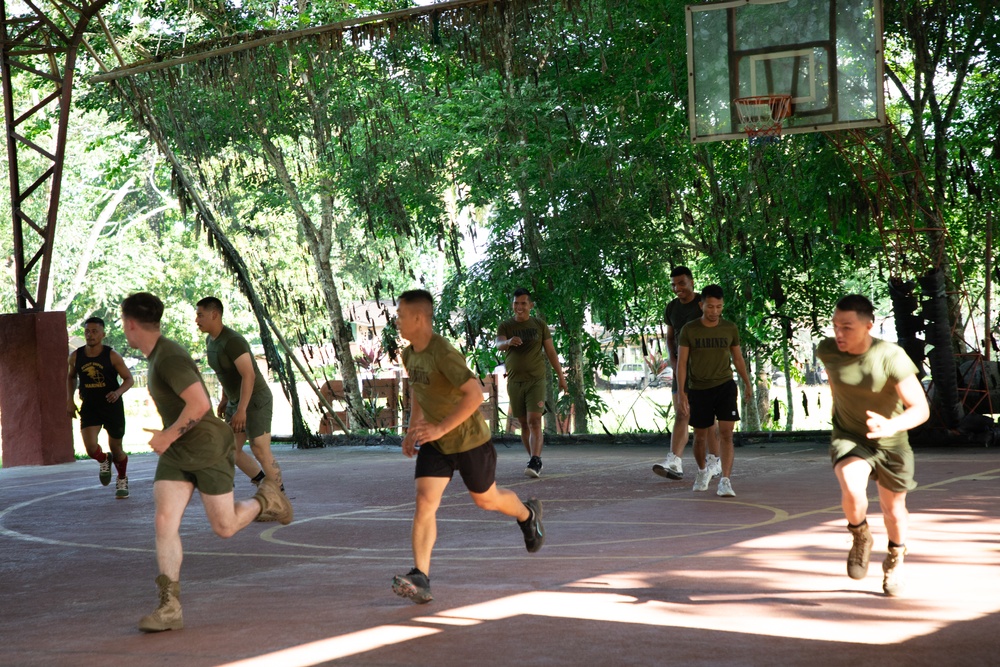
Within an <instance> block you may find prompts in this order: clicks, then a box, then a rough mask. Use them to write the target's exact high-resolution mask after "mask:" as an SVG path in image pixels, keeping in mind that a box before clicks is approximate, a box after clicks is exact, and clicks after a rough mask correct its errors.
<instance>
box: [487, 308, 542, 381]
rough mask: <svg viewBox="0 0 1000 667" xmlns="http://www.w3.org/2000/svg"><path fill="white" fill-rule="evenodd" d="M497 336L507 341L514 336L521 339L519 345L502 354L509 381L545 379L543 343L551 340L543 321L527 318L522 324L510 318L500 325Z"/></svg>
mask: <svg viewBox="0 0 1000 667" xmlns="http://www.w3.org/2000/svg"><path fill="white" fill-rule="evenodd" d="M497 335H498V336H503V337H504V338H506V339H507V340H510V339H511V338H513V337H514V336H517V337H518V338H520V339H521V344H520V345H518V346H516V347H508V348H507V350H506V351H505V352H504V366H505V367H506V368H507V378H508V379H509V380H511V381H512V382H521V381H523V380H538V379H541V378H544V377H545V372H546V367H545V363H546V360H545V341H547V340H550V339H551V338H552V334H551V333H550V332H549V325H548V324H546V323H545V320H543V319H540V318H538V317H529V318H528V319H527V320H525V321H524V322H518V321H517V320H516V319H514V318H511V319H509V320H507V321H505V322H502V323H501V324H500V327H499V329H498V331H497Z"/></svg>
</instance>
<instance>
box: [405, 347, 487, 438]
mask: <svg viewBox="0 0 1000 667" xmlns="http://www.w3.org/2000/svg"><path fill="white" fill-rule="evenodd" d="M403 366H404V367H405V368H406V374H407V375H408V376H409V381H410V388H411V389H412V391H413V398H414V400H415V401H416V402H417V403H418V404H419V405H420V409H421V410H422V411H423V413H424V419H426V420H427V421H428V422H430V423H432V424H439V423H441V421H442V420H443V419H444V418H445V417H447V416H448V415H450V414H451V413H452V412H453V411H454V409H455V406H457V405H458V404H459V403H460V402H461V400H462V397H463V396H464V394H463V393H462V390H461V387H462V385H463V384H465V383H466V382H468V381H469V380H471V379H473V378H475V377H476V376H475V374H474V373H473V372H472V371H471V370H469V367H468V366H467V365H466V363H465V357H463V356H462V354H461V353H460V352H459V351H458V350H456V349H455V347H454V346H453V345H452V344H451V343H449V342H448V341H446V340H445V339H444V338H442V337H441V336H439V335H438V334H433V335H432V336H431V340H430V342H429V343H428V344H427V347H425V348H424V349H423V350H421V351H420V352H417V351H416V350H414V349H413V346H412V345H410V346H408V347H407V348H406V349H405V350H403ZM490 437H491V434H490V427H489V426H487V425H486V420H484V419H483V416H482V414H480V412H479V410H476V411H475V412H474V413H472V415H471V416H470V417H469V418H468V419H466V420H465V421H464V422H462V423H461V424H459V425H458V426H456V427H455V428H454V429H452V430H451V431H449V432H448V433H445V434H444V435H443V436H441V438H440V439H439V440H436V441H434V442H431V443H428V444H431V445H433V446H434V447H435V448H437V450H438V451H440V452H441V453H442V454H458V453H460V452H467V451H469V450H470V449H475V448H476V447H478V446H480V445H482V444H485V443H486V442H487V441H489V439H490Z"/></svg>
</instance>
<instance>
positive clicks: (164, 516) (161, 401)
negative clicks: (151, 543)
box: [122, 292, 292, 632]
mask: <svg viewBox="0 0 1000 667" xmlns="http://www.w3.org/2000/svg"><path fill="white" fill-rule="evenodd" d="M162 316H163V302H162V301H160V299H159V298H157V297H156V296H154V295H152V294H149V293H148V292H140V293H138V294H132V295H130V296H129V297H128V298H126V299H125V301H124V302H122V328H123V329H124V330H125V339H126V340H127V341H128V344H129V345H130V346H132V347H134V348H136V349H138V350H139V351H141V352H142V354H143V356H144V357H146V359H147V360H148V361H149V366H148V369H147V371H146V385H147V387H148V389H149V396H150V398H152V399H153V403H154V404H155V405H156V411H157V412H158V413H159V414H160V417H161V418H162V419H163V429H162V430H157V429H146V430H147V431H149V432H150V433H151V434H152V436H151V437H150V439H149V446H150V448H151V449H152V450H153V451H154V452H156V453H157V455H159V457H160V459H159V461H158V462H157V465H156V475H155V476H154V478H153V501H154V503H155V505H156V521H155V526H156V562H157V565H158V566H159V570H160V574H159V576H158V577H157V578H156V585H157V587H158V589H159V595H160V606H159V607H158V608H157V609H156V610H155V611H154V612H153V613H152V614H149V615H148V616H144V617H143V618H142V619H141V620H140V621H139V629H140V630H142V631H144V632H161V631H163V630H180V629H181V628H183V627H184V619H183V615H182V613H181V603H180V574H181V560H182V559H183V553H182V550H181V536H180V526H181V519H182V518H183V516H184V510H185V509H186V508H187V506H188V503H190V502H191V497H192V496H193V495H194V490H195V489H198V491H199V492H200V493H201V502H202V504H203V505H204V506H205V514H206V515H207V517H208V522H209V524H211V526H212V530H214V531H215V533H216V534H217V535H218V536H219V537H232V536H233V535H235V534H236V533H237V532H239V531H240V530H242V529H243V528H246V527H247V526H248V525H249V524H250V523H251V522H252V521H253V520H254V519H257V520H258V521H279V522H281V523H282V524H288V523H291V521H292V506H291V504H290V503H289V502H288V498H286V497H285V494H284V493H282V492H281V488H280V487H279V485H278V482H277V481H275V480H272V479H270V478H265V479H264V480H263V481H262V482H261V484H260V487H259V489H258V491H257V493H256V495H254V497H253V498H250V499H248V500H240V501H234V499H233V475H234V470H235V468H234V461H233V459H234V454H235V447H234V441H233V431H232V429H231V428H229V426H228V425H227V424H226V423H225V422H224V421H222V420H221V419H219V418H218V417H216V416H215V413H214V411H213V410H212V403H211V401H210V400H209V398H208V390H206V389H205V383H204V382H203V381H202V378H201V374H200V373H199V372H198V367H197V366H196V365H195V363H194V360H193V359H191V355H190V354H188V352H187V350H185V349H184V348H182V347H181V346H180V345H178V344H177V343H175V342H174V341H172V340H170V339H168V338H166V337H164V336H163V335H161V334H160V319H161V318H162Z"/></svg>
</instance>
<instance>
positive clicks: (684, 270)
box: [670, 266, 694, 281]
mask: <svg viewBox="0 0 1000 667" xmlns="http://www.w3.org/2000/svg"><path fill="white" fill-rule="evenodd" d="M677 276H687V277H688V278H690V279H691V280H692V281H693V280H694V276H693V275H691V269H689V268H688V267H686V266H675V267H674V268H673V269H671V270H670V277H671V278H676V277H677Z"/></svg>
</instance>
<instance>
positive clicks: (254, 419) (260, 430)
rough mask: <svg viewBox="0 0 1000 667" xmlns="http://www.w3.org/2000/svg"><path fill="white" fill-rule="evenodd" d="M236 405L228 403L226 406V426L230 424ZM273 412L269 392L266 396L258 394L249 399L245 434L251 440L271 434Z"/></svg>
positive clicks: (233, 402)
mask: <svg viewBox="0 0 1000 667" xmlns="http://www.w3.org/2000/svg"><path fill="white" fill-rule="evenodd" d="M237 405H238V404H237V403H236V402H235V401H229V403H227V404H226V423H227V424H230V423H232V421H233V415H235V414H236V406H237ZM273 412H274V399H273V398H272V397H271V392H268V393H266V394H263V393H258V394H255V395H254V396H251V397H250V402H249V403H248V404H247V425H246V434H247V436H248V437H249V438H250V439H251V440H253V439H254V438H258V437H260V436H262V435H264V434H265V433H270V432H271V415H272V413H273ZM236 437H237V439H239V437H240V434H239V433H237V434H236Z"/></svg>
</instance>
